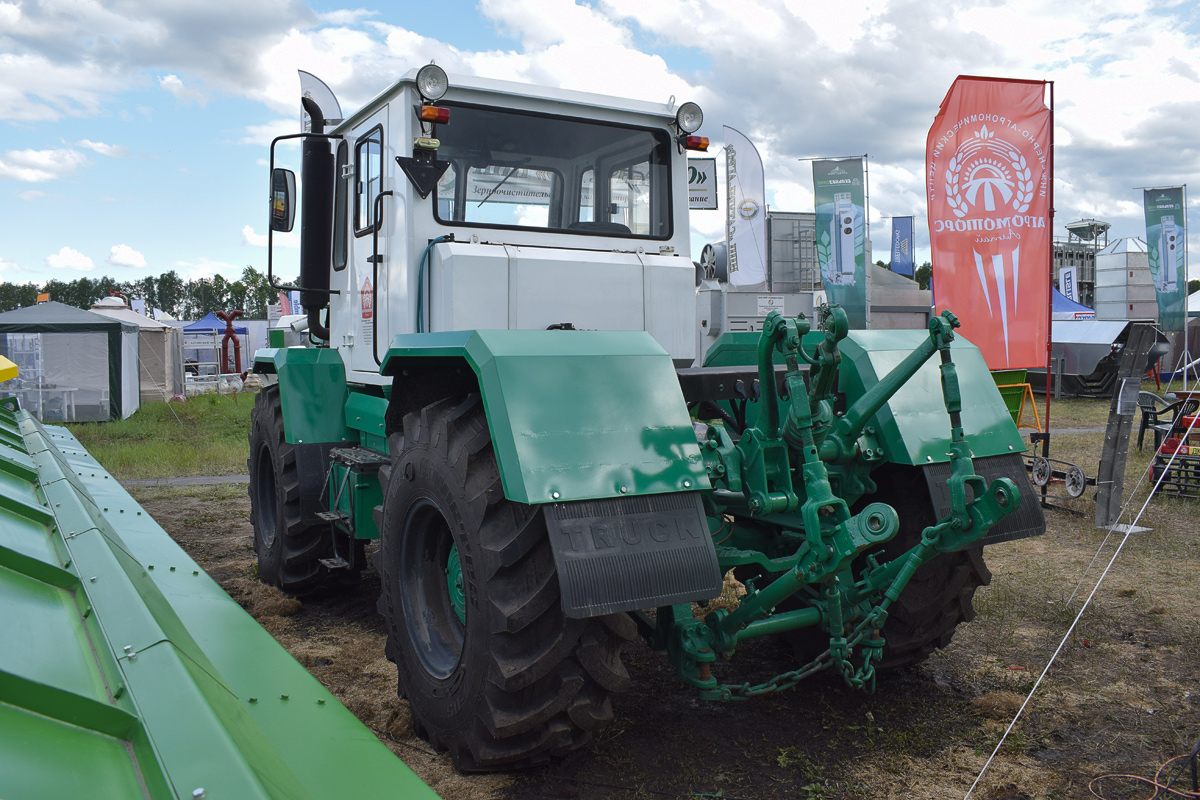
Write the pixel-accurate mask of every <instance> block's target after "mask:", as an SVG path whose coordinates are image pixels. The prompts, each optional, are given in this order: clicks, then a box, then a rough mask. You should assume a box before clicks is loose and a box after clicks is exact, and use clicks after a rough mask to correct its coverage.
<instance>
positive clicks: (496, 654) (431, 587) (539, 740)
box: [380, 395, 636, 771]
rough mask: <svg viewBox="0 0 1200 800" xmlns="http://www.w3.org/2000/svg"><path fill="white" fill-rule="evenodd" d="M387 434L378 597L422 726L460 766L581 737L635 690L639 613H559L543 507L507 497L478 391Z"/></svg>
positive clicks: (528, 761) (529, 761)
mask: <svg viewBox="0 0 1200 800" xmlns="http://www.w3.org/2000/svg"><path fill="white" fill-rule="evenodd" d="M390 441H391V444H390V449H391V452H392V465H391V468H390V469H388V470H386V471H385V472H384V473H383V474H382V475H381V480H383V482H384V483H385V484H386V485H385V486H384V501H383V510H382V519H381V522H382V524H381V528H380V535H381V544H380V548H381V551H380V555H381V558H380V570H381V573H382V580H383V595H382V598H381V600H380V607H381V610H382V611H383V613H384V616H385V617H386V620H387V628H388V655H389V657H391V658H392V659H393V660H394V661H395V662H396V670H397V673H398V676H399V677H398V684H397V690H398V693H399V695H400V696H401V697H407V699H408V702H409V704H410V706H411V708H412V716H413V724H414V727H415V728H416V730H417V732H418V733H419V734H420V735H422V736H423V737H425V738H426V739H428V740H429V741H430V742H431V743H432V744H433V745H434V746H435V747H436V748H438V749H439V750H447V751H449V753H450V756H451V758H452V759H453V760H454V764H455V766H456V767H458V768H459V769H460V770H463V771H482V770H499V769H513V768H518V767H527V766H531V765H534V764H538V763H542V762H545V761H547V760H549V759H550V758H551V757H552V756H556V755H561V754H563V753H565V752H567V751H569V750H572V749H574V748H577V747H579V746H581V745H582V744H584V743H585V742H587V741H588V740H589V739H590V738H591V736H592V734H593V733H594V732H595V731H597V730H599V729H600V728H601V727H602V726H604V725H605V724H606V723H607V722H608V721H609V720H611V719H612V716H613V712H612V706H611V705H610V702H609V694H610V693H611V692H619V691H623V690H624V689H626V688H628V686H629V676H628V673H626V671H625V667H624V665H622V663H621V649H622V647H623V646H624V644H625V643H626V642H627V641H629V640H630V639H632V638H633V636H634V634H635V633H636V627H635V626H634V624H633V621H632V620H631V619H630V618H629V617H628V616H627V615H625V614H613V615H610V616H607V617H601V618H596V619H570V618H568V617H566V616H565V615H564V614H563V611H562V607H561V605H560V602H559V588H558V576H557V573H556V570H555V565H554V557H553V554H552V553H551V550H550V542H549V539H548V537H547V533H546V525H545V521H544V518H543V514H542V511H541V509H539V508H538V507H536V506H529V505H524V504H521V503H516V502H512V501H509V500H506V499H505V497H504V492H503V489H502V487H501V484H500V472H499V469H498V467H497V464H496V457H495V455H494V453H493V450H492V442H491V436H490V434H489V432H488V426H487V419H486V417H485V415H484V410H483V404H482V402H481V400H480V398H479V396H478V395H471V396H469V397H466V398H456V399H447V400H441V401H438V402H435V403H433V404H431V405H429V406H426V407H425V408H424V409H422V410H421V411H420V412H417V413H412V414H408V415H407V416H405V418H404V423H403V433H402V434H393V435H392V437H391V440H390Z"/></svg>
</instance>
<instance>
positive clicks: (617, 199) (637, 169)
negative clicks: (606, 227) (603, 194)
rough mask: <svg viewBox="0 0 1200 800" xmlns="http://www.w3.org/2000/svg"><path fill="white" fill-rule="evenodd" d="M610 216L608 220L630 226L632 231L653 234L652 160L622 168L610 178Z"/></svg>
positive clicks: (637, 233)
mask: <svg viewBox="0 0 1200 800" xmlns="http://www.w3.org/2000/svg"><path fill="white" fill-rule="evenodd" d="M608 197H609V199H610V200H611V201H612V202H611V204H610V205H609V211H610V212H611V213H610V216H609V219H608V220H607V221H609V222H616V223H619V224H621V225H624V226H625V227H627V228H629V231H630V233H633V234H634V235H637V236H646V235H648V234H649V233H650V162H649V161H641V162H638V163H637V164H630V165H629V166H626V167H621V168H620V169H618V170H616V171H615V172H613V173H612V177H611V178H610V179H609V186H608Z"/></svg>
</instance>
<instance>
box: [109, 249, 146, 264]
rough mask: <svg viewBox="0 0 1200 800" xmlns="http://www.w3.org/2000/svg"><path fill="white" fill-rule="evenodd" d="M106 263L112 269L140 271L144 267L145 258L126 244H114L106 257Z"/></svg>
mask: <svg viewBox="0 0 1200 800" xmlns="http://www.w3.org/2000/svg"><path fill="white" fill-rule="evenodd" d="M108 263H109V264H111V265H112V266H114V267H134V268H136V269H142V268H144V267H145V266H146V257H145V256H144V255H142V254H141V253H139V252H138V251H137V250H134V249H133V248H132V247H130V246H129V245H127V244H114V245H113V246H112V252H111V253H110V254H109V256H108Z"/></svg>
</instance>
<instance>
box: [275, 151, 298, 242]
mask: <svg viewBox="0 0 1200 800" xmlns="http://www.w3.org/2000/svg"><path fill="white" fill-rule="evenodd" d="M295 222H296V173H294V172H292V171H291V170H290V169H282V168H280V167H276V168H275V169H274V171H272V173H271V230H273V231H279V232H281V233H287V232H288V231H290V230H291V229H292V226H293V225H294V224H295Z"/></svg>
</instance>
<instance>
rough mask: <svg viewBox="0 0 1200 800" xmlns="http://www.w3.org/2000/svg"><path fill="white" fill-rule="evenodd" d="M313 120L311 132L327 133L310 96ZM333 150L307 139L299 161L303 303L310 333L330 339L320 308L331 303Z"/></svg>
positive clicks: (308, 103)
mask: <svg viewBox="0 0 1200 800" xmlns="http://www.w3.org/2000/svg"><path fill="white" fill-rule="evenodd" d="M300 102H301V103H302V104H303V106H304V110H305V111H306V112H308V116H309V118H310V119H311V120H312V133H317V134H322V133H324V132H325V115H324V114H322V113H321V108H320V106H318V105H317V104H316V103H315V102H313V101H312V99H311V98H308V97H304V98H302V99H301V101H300ZM333 172H334V162H333V150H332V148H330V146H329V140H328V139H316V138H312V139H305V140H304V150H303V154H302V158H301V164H300V180H301V183H302V185H301V192H300V305H302V306H303V307H304V311H305V313H306V314H307V315H308V330H309V334H310V335H311V336H314V337H316V338H318V339H323V340H325V341H328V340H329V329H328V328H326V327H324V326H323V325H321V309H323V308H325V307H326V306H327V305H328V304H329V270H330V267H331V266H332V263H331V262H332V259H331V254H332V252H333V181H334V175H333Z"/></svg>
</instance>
